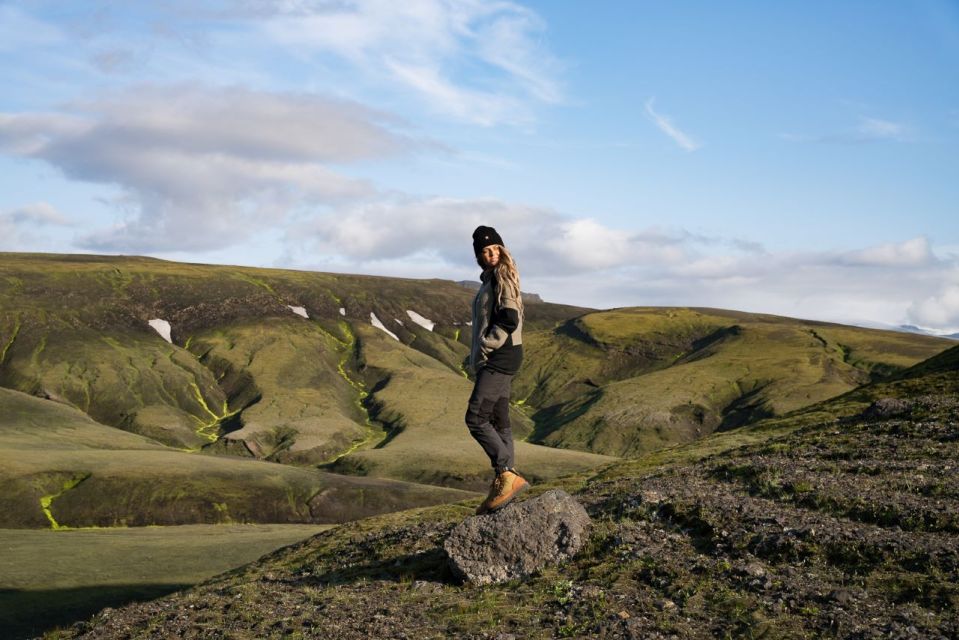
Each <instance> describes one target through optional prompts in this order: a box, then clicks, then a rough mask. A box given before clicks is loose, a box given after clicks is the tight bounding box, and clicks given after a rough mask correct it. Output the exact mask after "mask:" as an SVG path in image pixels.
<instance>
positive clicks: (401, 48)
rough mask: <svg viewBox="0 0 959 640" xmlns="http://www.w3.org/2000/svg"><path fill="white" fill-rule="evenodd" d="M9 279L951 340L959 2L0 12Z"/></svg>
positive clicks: (1, 223)
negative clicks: (404, 297) (476, 296)
mask: <svg viewBox="0 0 959 640" xmlns="http://www.w3.org/2000/svg"><path fill="white" fill-rule="evenodd" d="M0 81H2V82H3V86H5V87H7V88H8V90H6V91H4V92H3V94H2V95H0V250H6V251H51V252H98V253H124V254H145V255H153V256H157V257H163V258H169V259H174V260H189V261H196V262H214V263H231V264H248V265H258V266H279V267H292V268H300V269H316V270H325V271H340V272H354V273H372V274H378V275H396V276H408V277H441V278H451V279H457V280H459V279H470V278H475V277H476V275H477V274H476V267H475V264H474V263H473V261H472V256H471V252H470V246H469V236H470V232H471V231H472V229H473V228H474V227H475V226H476V225H477V224H492V225H493V226H495V227H497V229H499V230H500V232H501V234H502V235H503V236H504V238H505V239H506V242H507V244H508V245H509V246H510V248H511V249H513V252H514V254H515V255H516V257H517V259H518V262H519V264H520V267H521V273H522V276H523V284H524V289H526V290H529V291H536V292H538V293H540V294H541V295H543V296H544V297H545V298H546V299H547V300H551V301H556V302H566V303H573V304H583V305H590V306H596V307H604V308H605V307H613V306H631V305H674V304H675V305H700V306H715V307H725V308H736V309H743V310H748V311H762V312H769V313H779V314H783V315H790V316H797V317H807V318H817V319H826V320H837V321H842V322H852V323H859V324H870V323H874V324H892V325H895V324H902V323H911V324H917V325H920V326H923V327H926V328H929V329H933V330H938V331H959V222H957V220H959V215H957V214H959V211H957V209H959V206H957V205H959V170H957V166H959V163H957V162H956V159H957V158H959V4H957V3H955V2H947V1H945V0H917V1H915V2H908V3H901V2H881V3H879V2H798V1H797V2H776V3H769V2H725V3H715V2H690V3H674V2H640V1H629V2H626V1H623V2H612V1H610V2H599V3H585V2H573V1H558V0H554V1H543V2H531V3H520V2H499V1H497V2H492V1H490V2H477V1H473V0H463V1H452V0H417V1H410V2H404V3H395V2H386V1H373V0H369V1H367V0H353V1H337V2H329V1H320V0H317V1H309V0H300V1H293V0H276V1H275V2H270V1H268V0H259V1H253V0H247V1H237V2H226V1H217V2H206V3H204V2H186V1H185V0H183V1H172V2H166V3H162V5H161V4H160V3H111V2H71V3H62V2H54V1H53V0H46V1H41V0H37V1H22V2H2V1H0Z"/></svg>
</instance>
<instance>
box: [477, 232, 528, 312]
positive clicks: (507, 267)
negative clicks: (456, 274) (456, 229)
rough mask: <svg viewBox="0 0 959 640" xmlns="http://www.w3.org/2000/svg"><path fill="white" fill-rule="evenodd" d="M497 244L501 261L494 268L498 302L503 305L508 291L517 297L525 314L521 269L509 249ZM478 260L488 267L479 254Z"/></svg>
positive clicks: (480, 263)
mask: <svg viewBox="0 0 959 640" xmlns="http://www.w3.org/2000/svg"><path fill="white" fill-rule="evenodd" d="M496 246H497V247H499V263H498V264H497V265H496V266H495V267H494V268H493V275H494V276H495V278H496V283H497V284H498V285H499V286H498V287H496V289H497V294H496V303H497V304H498V305H499V306H503V293H504V292H508V293H509V294H511V295H512V296H513V298H515V300H516V304H517V306H519V312H520V314H523V294H522V293H521V292H520V287H519V269H518V268H517V267H516V260H514V259H513V255H512V254H511V253H510V252H509V249H507V248H506V247H504V246H503V245H501V244H498V245H496ZM476 262H477V263H478V264H479V266H480V267H483V268H484V269H485V268H486V265H484V264H483V259H482V258H481V257H480V256H479V255H477V256H476Z"/></svg>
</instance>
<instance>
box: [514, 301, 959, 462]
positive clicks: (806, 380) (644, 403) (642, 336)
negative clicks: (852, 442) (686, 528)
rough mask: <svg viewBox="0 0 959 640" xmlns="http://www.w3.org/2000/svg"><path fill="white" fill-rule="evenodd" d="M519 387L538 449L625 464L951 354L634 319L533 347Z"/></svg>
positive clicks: (759, 322) (612, 318)
mask: <svg viewBox="0 0 959 640" xmlns="http://www.w3.org/2000/svg"><path fill="white" fill-rule="evenodd" d="M531 342H533V344H532V345H531V346H532V347H533V348H531V349H530V357H529V358H528V361H529V366H527V367H526V369H525V370H524V371H523V372H522V373H521V375H520V376H519V377H518V380H517V390H518V392H519V393H520V394H521V395H522V394H528V396H527V399H526V404H528V405H529V406H530V407H531V408H532V410H533V414H532V415H533V418H534V420H535V421H536V423H537V430H536V434H535V436H534V439H535V440H536V441H542V442H544V443H546V444H549V445H552V446H559V447H569V448H578V449H586V450H590V451H597V452H603V453H609V454H615V455H636V454H639V453H643V452H648V451H652V450H655V449H657V448H662V447H664V446H670V445H672V444H676V443H679V442H688V441H690V440H693V439H695V438H699V437H702V436H704V435H707V434H708V433H711V432H712V431H714V430H716V429H729V428H732V427H735V426H738V425H742V424H747V423H750V422H754V421H755V420H758V419H761V418H763V417H768V416H773V415H781V414H783V413H786V412H789V411H792V410H794V409H797V408H799V407H802V406H807V405H810V404H814V403H816V402H818V401H820V400H823V399H825V398H829V397H833V396H836V395H839V394H841V393H844V392H846V391H848V390H850V389H853V388H855V387H856V386H858V385H859V384H862V383H864V382H867V381H869V380H870V379H872V378H874V377H876V376H877V375H879V374H880V373H883V374H889V373H892V372H895V371H901V370H903V369H904V368H905V367H907V366H909V365H911V364H915V363H916V362H917V361H919V360H921V359H923V358H924V357H929V356H931V355H933V354H935V353H937V352H938V351H941V350H942V349H943V348H945V347H947V346H949V345H950V344H951V343H950V342H949V341H945V340H942V339H937V338H930V337H927V336H915V335H910V334H902V333H895V332H886V331H876V330H870V329H857V328H854V327H844V326H842V325H833V324H829V323H818V322H808V321H802V320H796V319H791V318H782V317H778V316H767V315H760V314H748V313H742V312H727V311H722V310H709V309H667V308H636V309H617V310H613V311H608V312H597V313H592V314H588V315H585V316H582V317H580V318H576V319H574V320H572V321H570V322H568V323H566V324H565V325H563V326H561V327H559V328H558V329H556V330H555V331H553V332H550V333H545V332H544V333H540V334H537V335H535V336H534V337H533V338H532V339H531Z"/></svg>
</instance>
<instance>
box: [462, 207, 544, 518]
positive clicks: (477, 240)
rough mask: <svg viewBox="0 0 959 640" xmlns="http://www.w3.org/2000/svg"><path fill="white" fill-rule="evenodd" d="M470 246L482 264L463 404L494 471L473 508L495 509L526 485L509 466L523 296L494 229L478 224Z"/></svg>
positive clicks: (513, 265) (520, 354)
mask: <svg viewBox="0 0 959 640" xmlns="http://www.w3.org/2000/svg"><path fill="white" fill-rule="evenodd" d="M473 252H474V253H475V254H476V261H477V262H478V263H479V266H480V267H481V268H482V269H483V274H482V276H480V279H481V280H482V281H483V284H482V285H481V286H480V289H479V291H478V292H477V293H476V298H475V299H474V300H473V340H472V349H471V350H470V370H471V371H472V372H473V373H475V374H476V384H475V385H474V386H473V393H472V395H471V396H470V400H469V406H468V407H467V410H466V426H467V427H468V428H469V431H470V435H472V436H473V437H474V438H475V439H476V441H477V442H479V443H480V446H481V447H483V451H485V452H486V455H487V456H489V459H490V464H492V466H493V470H494V471H495V472H496V477H495V478H494V479H493V484H492V486H491V487H490V491H489V495H488V496H487V497H486V500H485V501H483V504H481V505H480V506H479V508H478V509H477V510H476V513H477V514H483V513H487V512H489V511H495V510H497V509H500V508H502V507H504V506H506V504H508V503H509V502H510V500H512V499H513V497H514V496H515V495H516V494H517V493H519V492H520V491H522V490H523V489H526V488H527V487H529V483H528V482H527V481H526V480H525V479H524V478H523V477H522V476H520V475H519V474H518V473H516V469H514V468H513V464H514V457H513V434H512V432H511V431H510V424H509V395H510V386H511V383H512V381H513V376H514V375H516V372H517V371H519V367H520V365H521V364H522V363H523V301H522V298H521V297H520V288H519V272H518V271H517V270H516V263H515V262H514V261H513V257H512V256H511V255H510V253H509V251H507V250H506V247H505V246H503V239H502V238H501V237H500V235H499V234H498V233H496V229H494V228H492V227H483V226H480V227H477V228H476V231H474V232H473Z"/></svg>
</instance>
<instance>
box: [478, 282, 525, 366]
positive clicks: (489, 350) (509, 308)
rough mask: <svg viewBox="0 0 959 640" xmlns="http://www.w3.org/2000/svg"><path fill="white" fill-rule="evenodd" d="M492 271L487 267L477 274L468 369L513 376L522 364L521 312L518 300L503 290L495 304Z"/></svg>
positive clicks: (494, 285) (497, 286) (496, 283)
mask: <svg viewBox="0 0 959 640" xmlns="http://www.w3.org/2000/svg"><path fill="white" fill-rule="evenodd" d="M494 273H495V272H494V271H493V270H492V269H487V270H486V271H484V272H483V275H482V276H480V278H481V280H482V281H483V284H482V285H481V286H480V288H479V291H477V292H476V297H475V298H473V340H472V348H471V350H470V370H471V371H472V372H473V373H476V372H477V371H479V369H480V368H481V367H489V368H490V369H493V370H494V371H498V372H500V373H506V374H510V375H513V374H515V373H516V372H517V371H519V368H520V365H521V364H522V363H523V313H522V311H521V310H520V306H519V300H517V299H516V298H515V297H513V296H512V295H510V294H509V292H508V291H504V293H503V303H502V304H501V305H500V304H497V300H496V298H497V294H498V290H499V286H500V285H499V282H498V281H497V279H496V278H495V277H494Z"/></svg>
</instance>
